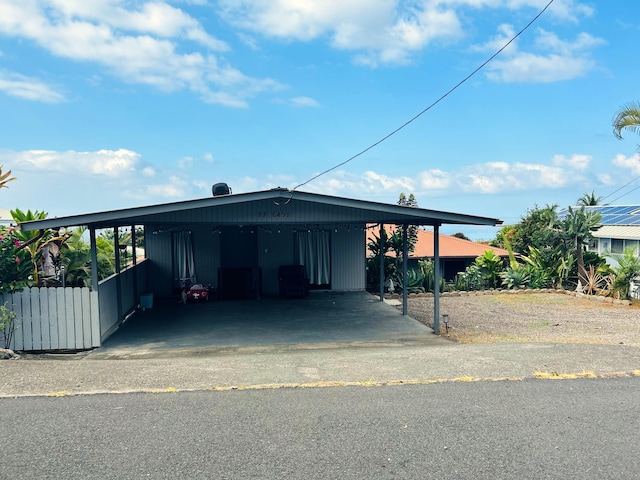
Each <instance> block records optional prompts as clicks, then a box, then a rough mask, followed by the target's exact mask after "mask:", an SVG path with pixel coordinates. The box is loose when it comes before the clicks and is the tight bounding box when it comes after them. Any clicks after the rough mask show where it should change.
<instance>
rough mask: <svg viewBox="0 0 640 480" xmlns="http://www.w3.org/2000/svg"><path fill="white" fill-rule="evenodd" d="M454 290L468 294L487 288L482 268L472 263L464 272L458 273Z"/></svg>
mask: <svg viewBox="0 0 640 480" xmlns="http://www.w3.org/2000/svg"><path fill="white" fill-rule="evenodd" d="M454 288H455V289H456V290H461V291H467V292H470V291H475V290H483V289H484V288H485V281H484V276H483V275H482V271H481V270H480V267H479V266H478V265H476V264H475V263H472V264H471V265H469V266H468V267H467V268H466V269H465V271H464V272H460V273H458V275H456V278H455V280H454Z"/></svg>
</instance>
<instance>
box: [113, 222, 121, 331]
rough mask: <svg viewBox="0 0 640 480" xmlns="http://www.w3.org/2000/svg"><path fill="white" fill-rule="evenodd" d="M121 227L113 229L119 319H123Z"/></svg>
mask: <svg viewBox="0 0 640 480" xmlns="http://www.w3.org/2000/svg"><path fill="white" fill-rule="evenodd" d="M119 234H120V232H119V229H118V227H114V229H113V249H114V250H115V252H116V258H115V269H116V301H117V302H118V303H117V312H118V321H120V320H122V275H121V274H120V238H119Z"/></svg>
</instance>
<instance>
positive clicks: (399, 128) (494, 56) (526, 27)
mask: <svg viewBox="0 0 640 480" xmlns="http://www.w3.org/2000/svg"><path fill="white" fill-rule="evenodd" d="M553 2H554V0H550V1H549V3H547V5H546V6H545V7H544V8H543V9H542V10H540V12H538V14H537V15H536V16H535V17H533V19H532V20H531V21H530V22H529V23H527V25H525V26H524V28H522V29H521V30H520V31H519V32H518V33H516V34H515V35H514V36H513V37H512V38H511V40H509V41H508V42H507V43H505V44H504V45H503V46H502V47H501V48H500V49H499V50H498V51H496V52H495V53H494V54H493V55H491V56H490V57H489V58H488V59H487V60H485V61H484V62H483V63H482V64H481V65H480V66H479V67H477V68H476V69H475V70H474V71H472V72H471V73H470V74H469V75H467V76H466V77H465V78H463V79H462V80H460V81H459V82H458V83H457V84H456V85H455V86H453V87H452V88H451V89H450V90H448V91H447V92H446V93H444V94H443V95H442V96H440V98H438V99H437V100H436V101H435V102H433V103H432V104H431V105H429V106H428V107H427V108H425V109H424V110H422V111H421V112H420V113H418V114H417V115H415V116H414V117H413V118H411V119H410V120H407V121H406V122H405V123H403V124H402V125H400V126H399V127H398V128H396V129H395V130H393V131H392V132H391V133H389V134H387V135H385V136H384V137H382V138H381V139H380V140H378V141H377V142H375V143H373V144H371V145H369V146H368V147H367V148H365V149H364V150H362V151H360V152H358V153H356V154H355V155H353V156H352V157H350V158H348V159H346V160H345V161H344V162H341V163H338V164H337V165H334V166H333V167H331V168H328V169H327V170H325V171H323V172H321V173H318V174H317V175H314V176H313V177H311V178H310V179H309V180H307V181H306V182H303V183H301V184H299V185H296V186H295V187H294V188H293V190H292V192H293V191H295V190H297V189H298V188H300V187H303V186H304V185H306V184H307V183H310V182H312V181H314V180H315V179H317V178H319V177H321V176H323V175H326V174H327V173H329V172H332V171H333V170H335V169H337V168H340V167H342V166H343V165H346V164H347V163H349V162H351V161H352V160H355V159H356V158H358V157H359V156H361V155H363V154H365V153H366V152H368V151H369V150H371V149H372V148H374V147H377V146H378V145H380V144H381V143H382V142H384V141H385V140H387V139H389V138H390V137H392V136H393V135H395V134H396V133H398V132H399V131H400V130H402V129H403V128H405V127H406V126H408V125H409V124H411V123H413V122H414V121H415V120H417V119H418V118H420V117H421V116H422V115H424V114H425V113H427V112H428V111H429V110H431V109H432V108H433V107H435V106H436V105H437V104H439V103H440V102H441V101H442V100H444V99H445V98H447V97H448V96H449V95H451V94H452V93H453V92H454V91H456V90H457V89H458V88H459V87H460V86H462V85H463V84H464V83H466V82H467V81H468V80H469V79H471V77H473V76H474V75H475V74H476V73H478V72H479V71H480V70H482V69H483V68H484V67H485V66H487V64H488V63H489V62H491V61H492V60H493V59H494V58H496V57H497V56H498V55H500V53H502V51H503V50H504V49H505V48H507V47H508V46H509V45H511V44H512V43H513V42H514V41H515V40H516V39H517V38H518V37H519V36H520V35H522V34H523V33H524V32H525V31H527V30H528V29H529V27H530V26H531V25H533V23H534V22H535V21H536V20H538V18H540V17H541V16H542V14H543V13H544V12H546V11H547V9H548V8H549V7H550V6H551V4H552V3H553Z"/></svg>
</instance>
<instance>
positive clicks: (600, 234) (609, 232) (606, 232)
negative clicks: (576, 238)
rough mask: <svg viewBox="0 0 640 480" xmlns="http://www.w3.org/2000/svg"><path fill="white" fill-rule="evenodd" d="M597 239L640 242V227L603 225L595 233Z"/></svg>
mask: <svg viewBox="0 0 640 480" xmlns="http://www.w3.org/2000/svg"><path fill="white" fill-rule="evenodd" d="M593 236H594V237H596V238H619V239H622V240H640V225H603V226H601V227H600V228H598V229H597V230H594V231H593Z"/></svg>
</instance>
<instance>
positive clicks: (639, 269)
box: [608, 247, 640, 298]
mask: <svg viewBox="0 0 640 480" xmlns="http://www.w3.org/2000/svg"><path fill="white" fill-rule="evenodd" d="M608 256H609V257H611V258H613V259H614V260H615V261H616V262H617V263H618V265H617V266H614V267H613V272H614V273H613V275H614V280H613V282H612V285H611V287H612V288H611V290H612V292H613V293H614V295H615V296H616V297H617V298H628V296H629V288H630V287H631V282H632V281H633V280H634V279H635V278H637V277H640V257H638V256H636V249H635V248H633V247H628V248H625V249H624V252H623V253H621V254H620V253H609V254H608Z"/></svg>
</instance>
